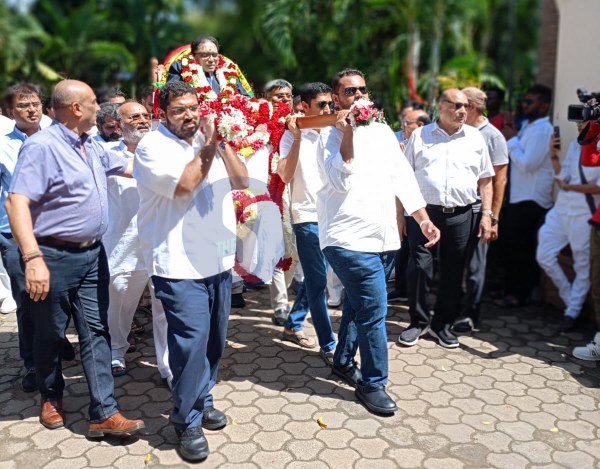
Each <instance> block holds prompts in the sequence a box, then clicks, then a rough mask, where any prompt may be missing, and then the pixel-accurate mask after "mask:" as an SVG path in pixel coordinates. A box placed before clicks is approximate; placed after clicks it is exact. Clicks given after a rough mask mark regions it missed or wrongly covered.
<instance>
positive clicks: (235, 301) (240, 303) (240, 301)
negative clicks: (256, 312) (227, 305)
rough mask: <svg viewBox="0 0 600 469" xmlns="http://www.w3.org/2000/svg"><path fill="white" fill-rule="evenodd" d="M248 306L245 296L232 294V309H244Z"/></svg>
mask: <svg viewBox="0 0 600 469" xmlns="http://www.w3.org/2000/svg"><path fill="white" fill-rule="evenodd" d="M244 306H246V300H244V296H243V295H242V294H241V293H232V294H231V307H232V308H243V307H244Z"/></svg>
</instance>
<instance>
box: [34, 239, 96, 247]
mask: <svg viewBox="0 0 600 469" xmlns="http://www.w3.org/2000/svg"><path fill="white" fill-rule="evenodd" d="M35 239H36V240H37V242H38V244H41V245H43V246H51V247H55V248H65V249H79V250H82V249H90V248H93V247H95V246H96V245H97V244H98V243H100V240H99V239H92V240H90V241H83V242H81V243H76V242H74V241H65V240H62V239H58V238H55V237H53V236H38V237H37V238H35Z"/></svg>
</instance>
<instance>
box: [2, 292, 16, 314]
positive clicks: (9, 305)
mask: <svg viewBox="0 0 600 469" xmlns="http://www.w3.org/2000/svg"><path fill="white" fill-rule="evenodd" d="M16 310H17V303H15V300H13V297H12V296H9V297H7V298H5V299H4V301H3V302H2V306H0V314H9V313H14V312H15V311H16Z"/></svg>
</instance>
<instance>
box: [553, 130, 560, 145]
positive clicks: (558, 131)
mask: <svg viewBox="0 0 600 469" xmlns="http://www.w3.org/2000/svg"><path fill="white" fill-rule="evenodd" d="M554 136H555V137H556V138H560V127H559V126H558V125H555V126H554ZM554 148H556V149H557V150H560V143H557V144H555V145H554Z"/></svg>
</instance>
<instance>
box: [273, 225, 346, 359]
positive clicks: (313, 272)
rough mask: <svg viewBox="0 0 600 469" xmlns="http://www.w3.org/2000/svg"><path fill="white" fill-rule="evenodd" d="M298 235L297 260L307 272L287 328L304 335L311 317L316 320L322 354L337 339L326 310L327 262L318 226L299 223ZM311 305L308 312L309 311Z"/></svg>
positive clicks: (329, 348) (315, 324) (296, 231)
mask: <svg viewBox="0 0 600 469" xmlns="http://www.w3.org/2000/svg"><path fill="white" fill-rule="evenodd" d="M292 226H293V228H294V233H295V235H296V246H297V248H298V257H299V259H300V263H301V264H302V270H303V272H304V282H302V285H301V287H300V290H299V291H298V295H297V296H296V301H295V302H294V306H293V307H292V311H291V312H290V315H289V316H288V319H287V320H286V322H285V328H286V329H288V330H291V331H301V330H302V323H303V322H304V319H306V315H307V314H308V308H310V314H311V316H312V319H313V324H314V326H315V331H316V332H317V338H318V339H319V345H320V346H321V350H323V351H325V352H329V351H331V350H333V349H334V348H335V335H334V334H333V329H332V327H331V321H330V319H329V311H328V310H327V298H326V295H325V291H326V288H327V261H326V260H325V256H324V255H323V253H322V252H321V248H320V246H319V225H318V224H317V223H297V224H295V225H292ZM306 303H308V308H307V307H306Z"/></svg>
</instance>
